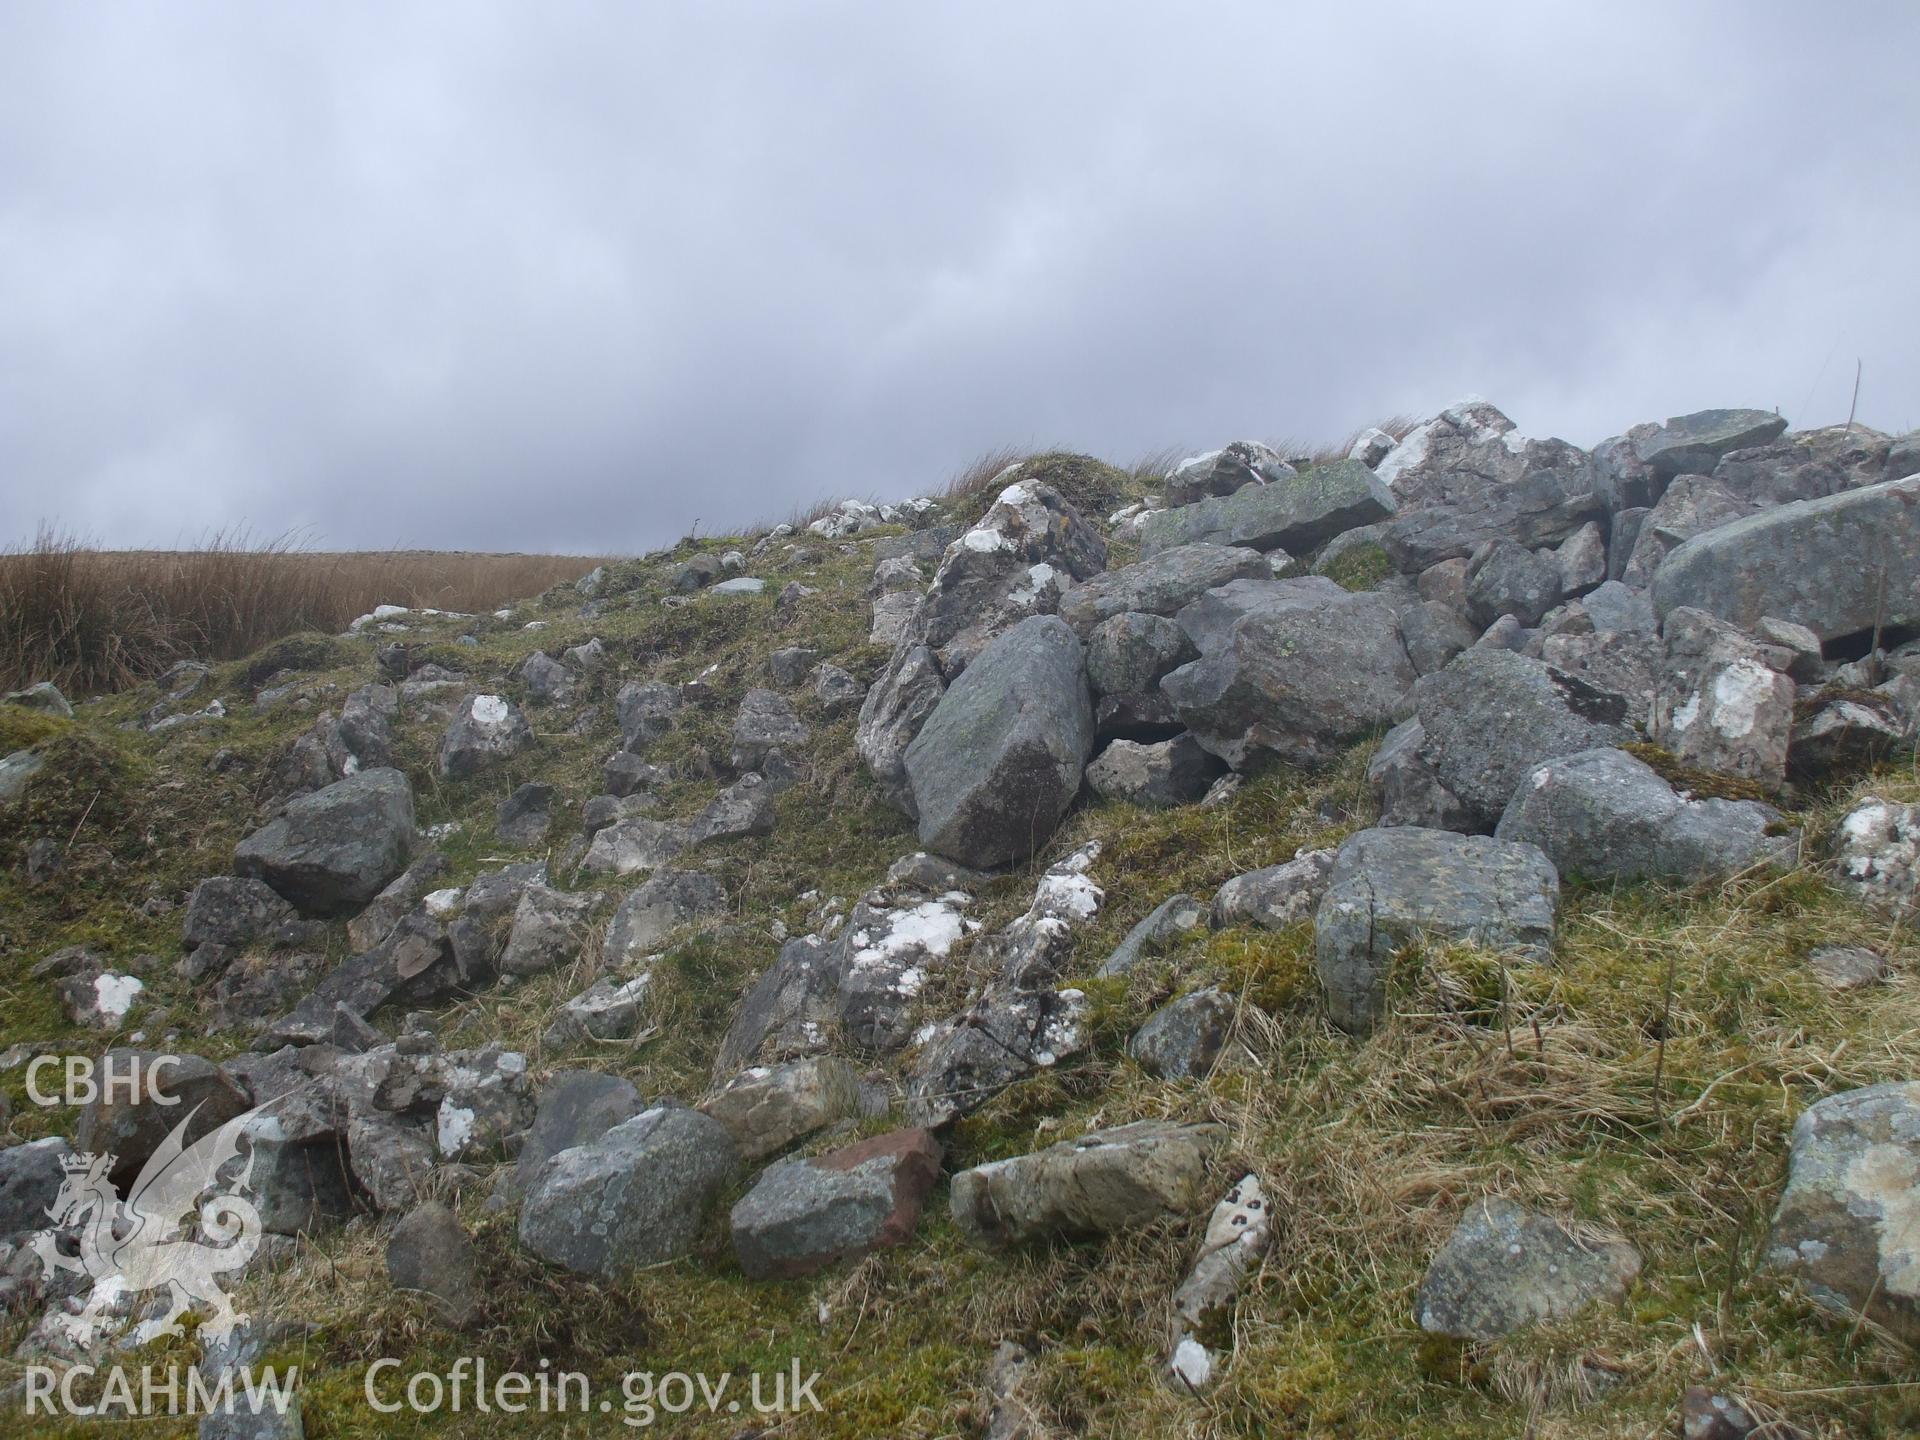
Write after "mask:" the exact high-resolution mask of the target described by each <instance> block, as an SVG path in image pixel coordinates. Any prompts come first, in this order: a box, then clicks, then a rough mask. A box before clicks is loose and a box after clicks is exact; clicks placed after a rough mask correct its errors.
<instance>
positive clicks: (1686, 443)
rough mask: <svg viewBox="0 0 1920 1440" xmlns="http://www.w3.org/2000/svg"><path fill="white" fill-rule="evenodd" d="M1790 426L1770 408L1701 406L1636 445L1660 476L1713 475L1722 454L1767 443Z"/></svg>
mask: <svg viewBox="0 0 1920 1440" xmlns="http://www.w3.org/2000/svg"><path fill="white" fill-rule="evenodd" d="M1786 428H1787V422H1786V421H1785V420H1784V419H1782V418H1781V417H1780V416H1779V415H1777V414H1775V413H1773V412H1772V411H1770V410H1697V411H1695V412H1694V413H1693V414H1691V415H1676V416H1674V417H1673V418H1672V419H1671V420H1668V421H1667V423H1666V424H1664V425H1661V426H1657V427H1655V428H1653V429H1652V430H1651V431H1650V432H1649V433H1646V434H1644V435H1643V436H1641V437H1640V438H1639V439H1638V440H1637V441H1636V442H1635V444H1634V447H1633V449H1634V455H1635V458H1636V459H1638V460H1640V461H1641V462H1642V463H1644V464H1645V465H1646V466H1648V468H1649V469H1651V470H1652V471H1653V473H1654V475H1655V476H1656V477H1659V478H1662V479H1667V480H1671V479H1672V478H1673V477H1674V476H1676V475H1711V474H1712V473H1713V471H1714V468H1715V466H1716V465H1717V464H1718V463H1719V461H1720V457H1721V456H1723V455H1725V454H1727V453H1728V452H1730V451H1734V450H1745V449H1748V448H1750V447H1752V446H1755V445H1765V444H1766V443H1767V442H1768V441H1770V440H1773V439H1775V438H1776V437H1778V436H1779V435H1780V434H1781V432H1782V431H1784V430H1785V429H1786Z"/></svg>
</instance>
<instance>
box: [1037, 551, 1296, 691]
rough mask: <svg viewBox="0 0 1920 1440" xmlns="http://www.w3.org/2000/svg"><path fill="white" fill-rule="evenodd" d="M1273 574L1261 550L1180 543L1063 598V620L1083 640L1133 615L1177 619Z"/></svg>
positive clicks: (1091, 581) (1095, 578)
mask: <svg viewBox="0 0 1920 1440" xmlns="http://www.w3.org/2000/svg"><path fill="white" fill-rule="evenodd" d="M1272 574H1273V571H1272V570H1271V569H1270V568H1268V565H1267V559H1266V557H1265V556H1264V555H1262V554H1260V552H1259V551H1257V550H1250V549H1246V548H1244V547H1240V546H1233V545H1213V544H1194V545H1177V546H1174V547H1172V548H1170V549H1166V550H1161V551H1159V552H1158V553H1157V554H1154V555H1152V556H1150V557H1149V558H1147V559H1145V560H1142V561H1140V562H1139V563H1138V564H1135V565H1123V566H1121V567H1120V568H1119V569H1118V570H1109V571H1107V572H1105V573H1104V574H1100V575H1095V576H1092V577H1091V578H1090V579H1088V580H1087V581H1085V582H1084V583H1083V584H1080V585H1076V586H1074V588H1073V589H1071V590H1069V591H1068V592H1067V593H1066V595H1065V596H1063V597H1062V598H1061V601H1060V618H1061V619H1062V620H1064V621H1066V622H1067V624H1069V625H1071V626H1072V627H1073V632H1074V634H1076V635H1078V636H1080V638H1081V639H1083V640H1084V639H1087V638H1088V637H1089V636H1091V635H1092V634H1093V632H1094V630H1095V628H1096V627H1097V626H1099V625H1100V624H1102V623H1103V622H1105V621H1108V620H1112V619H1113V618H1114V617H1116V616H1119V615H1124V614H1126V613H1128V612H1129V611H1133V612H1138V613H1143V614H1147V615H1161V616H1167V615H1176V614H1178V613H1179V612H1180V611H1181V609H1183V608H1184V607H1185V606H1187V605H1190V604H1192V603H1193V602H1194V601H1195V600H1197V599H1199V598H1200V597H1201V596H1202V595H1204V594H1206V593H1207V591H1209V590H1211V589H1213V588H1214V587H1215V586H1217V585H1225V584H1226V583H1227V582H1228V581H1230V580H1262V579H1266V578H1267V577H1269V576H1271V575H1272ZM1121 688H1124V689H1134V688H1137V687H1135V686H1123V687H1121Z"/></svg>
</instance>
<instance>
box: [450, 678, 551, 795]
mask: <svg viewBox="0 0 1920 1440" xmlns="http://www.w3.org/2000/svg"><path fill="white" fill-rule="evenodd" d="M532 744H533V727H532V726H531V725H529V724H528V723H527V717H526V716H525V715H524V714H522V713H521V710H520V707H519V706H518V705H515V704H514V703H513V702H512V701H511V700H509V699H507V698H506V697H505V696H504V695H470V696H468V697H467V699H466V700H465V701H464V702H463V703H462V704H461V706H460V708H459V709H458V710H457V711H455V712H454V716H453V719H452V721H450V722H449V723H448V725H447V731H446V734H445V735H443V736H441V737H440V761H439V764H440V775H441V777H442V778H443V779H447V780H459V779H463V778H464V777H466V776H468V775H478V774H479V773H480V772H481V771H483V770H487V769H491V768H492V767H493V766H495V765H498V764H500V763H501V762H502V761H504V760H510V759H512V758H513V757H514V756H515V755H518V754H519V753H520V752H521V751H522V750H525V749H527V748H528V747H529V746H531V745H532Z"/></svg>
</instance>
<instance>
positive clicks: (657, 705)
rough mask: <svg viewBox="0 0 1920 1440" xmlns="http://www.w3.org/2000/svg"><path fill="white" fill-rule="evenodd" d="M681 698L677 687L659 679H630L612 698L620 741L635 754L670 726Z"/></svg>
mask: <svg viewBox="0 0 1920 1440" xmlns="http://www.w3.org/2000/svg"><path fill="white" fill-rule="evenodd" d="M683 703H684V702H683V700H682V697H681V694H680V690H679V688H678V687H677V686H673V685H668V684H666V683H664V682H662V681H659V680H631V681H629V682H627V683H626V684H625V685H622V686H621V687H620V693H619V694H618V695H616V696H614V697H613V709H614V715H615V717H616V718H617V719H618V720H619V722H620V743H621V745H622V747H623V748H625V749H626V750H627V751H629V752H630V753H633V754H638V753H640V752H641V751H643V750H645V749H646V748H647V747H648V746H649V745H652V744H653V743H654V742H655V741H656V740H658V739H660V738H661V737H662V736H663V735H665V734H666V733H667V732H668V731H669V730H671V729H672V728H673V722H674V717H675V716H676V715H678V714H679V713H680V708H681V705H682V704H683Z"/></svg>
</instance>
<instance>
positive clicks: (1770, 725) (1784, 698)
mask: <svg viewBox="0 0 1920 1440" xmlns="http://www.w3.org/2000/svg"><path fill="white" fill-rule="evenodd" d="M1665 629H1666V648H1667V659H1666V664H1665V666H1664V667H1663V669H1662V671H1661V673H1660V676H1659V678H1658V680H1657V682H1656V684H1655V688H1654V694H1653V707H1652V716H1651V720H1650V723H1649V726H1648V730H1649V733H1651V735H1652V737H1653V738H1654V740H1656V741H1658V742H1659V743H1660V744H1662V745H1664V746H1665V747H1666V748H1667V749H1669V750H1671V751H1672V752H1673V753H1674V754H1675V755H1676V756H1678V757H1679V758H1680V759H1681V760H1682V761H1684V762H1685V763H1686V764H1688V765H1691V766H1692V767H1693V768H1695V769H1697V770H1708V771H1712V772H1713V773H1715V774H1719V775H1734V776H1738V777H1739V778H1741V779H1743V780H1756V781H1758V782H1760V783H1761V784H1763V785H1766V786H1769V787H1778V786H1779V784H1780V783H1781V781H1783V780H1784V779H1785V778H1786V773H1787V749H1788V746H1789V744H1790V743H1791V741H1792V737H1793V712H1794V700H1795V698H1796V693H1797V692H1796V690H1795V687H1794V683H1793V681H1792V680H1791V679H1790V678H1789V677H1788V676H1786V675H1785V674H1783V673H1781V670H1780V669H1776V668H1775V666H1776V665H1779V666H1781V667H1783V668H1784V666H1785V665H1787V664H1790V663H1791V661H1790V660H1789V659H1788V658H1787V657H1786V655H1785V654H1784V652H1782V651H1780V650H1778V649H1777V648H1776V647H1764V646H1761V645H1759V644H1757V643H1756V642H1755V641H1753V640H1752V639H1750V638H1749V637H1748V636H1746V635H1743V634H1741V633H1740V632H1739V631H1738V630H1736V629H1734V628H1733V627H1732V626H1730V625H1726V624H1723V623H1721V622H1720V621H1718V620H1716V619H1715V618H1714V617H1713V616H1711V615H1708V614H1707V613H1705V612H1704V611H1700V610H1694V609H1691V608H1688V607H1682V608H1680V609H1676V610H1673V611H1671V612H1670V613H1669V614H1668V615H1667V617H1666V626H1665Z"/></svg>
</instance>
